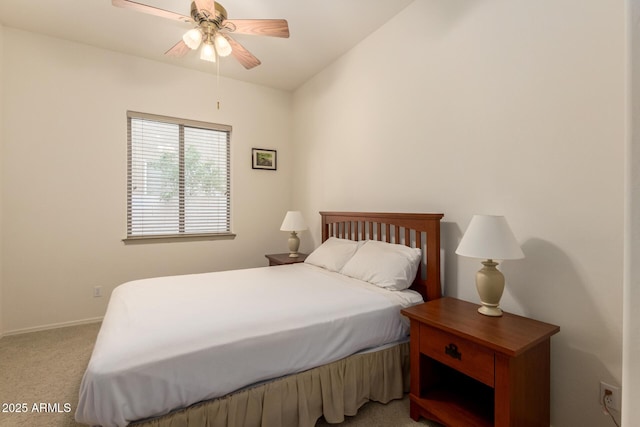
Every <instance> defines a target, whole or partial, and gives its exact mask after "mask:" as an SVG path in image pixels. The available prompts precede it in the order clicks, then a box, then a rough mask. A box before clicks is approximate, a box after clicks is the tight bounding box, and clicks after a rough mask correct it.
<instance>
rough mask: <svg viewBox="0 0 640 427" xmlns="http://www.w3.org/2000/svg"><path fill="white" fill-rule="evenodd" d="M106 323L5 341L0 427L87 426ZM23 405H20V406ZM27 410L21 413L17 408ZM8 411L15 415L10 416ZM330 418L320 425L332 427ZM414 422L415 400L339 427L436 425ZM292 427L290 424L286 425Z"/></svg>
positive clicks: (368, 409)
mask: <svg viewBox="0 0 640 427" xmlns="http://www.w3.org/2000/svg"><path fill="white" fill-rule="evenodd" d="M99 327H100V325H99V324H98V323H94V324H89V325H80V326H72V327H68V328H60V329H51V330H48V331H41V332H32V333H28V334H22V335H14V336H8V337H4V338H2V339H0V405H2V406H1V407H0V427H15V426H24V427H68V426H81V425H82V424H78V423H76V422H75V421H74V419H73V415H74V412H75V410H76V405H77V402H78V389H79V386H80V380H81V379H82V374H83V373H84V370H85V368H86V366H87V363H88V361H89V357H90V356H91V351H92V349H93V345H94V343H95V339H96V335H97V333H98V329H99ZM16 404H17V407H16ZM18 408H19V409H23V408H24V409H26V412H22V413H16V412H15V411H16V410H17V409H18ZM4 411H11V412H10V413H9V412H4ZM330 425H333V426H335V424H327V423H326V422H324V420H320V421H318V424H317V427H326V426H330ZM436 425H437V424H430V423H427V422H426V421H425V420H421V421H420V422H415V421H413V420H411V418H409V399H408V398H407V397H405V398H404V399H402V400H396V401H393V402H390V403H389V404H387V405H382V404H379V403H374V402H371V403H368V404H366V405H365V406H363V407H362V408H361V409H360V411H359V412H358V415H357V416H355V417H350V418H349V419H348V420H346V421H345V422H344V423H341V424H339V426H344V427H365V426H366V427H409V426H423V427H424V426H432V427H435V426H436ZM285 427H286V426H285Z"/></svg>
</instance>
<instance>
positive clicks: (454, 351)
mask: <svg viewBox="0 0 640 427" xmlns="http://www.w3.org/2000/svg"><path fill="white" fill-rule="evenodd" d="M444 353H445V354H448V355H449V356H451V357H453V358H454V359H458V360H462V353H460V352H459V351H458V346H457V345H455V344H454V343H451V344H449V345H448V346H446V347H445V348H444Z"/></svg>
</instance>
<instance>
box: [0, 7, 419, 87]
mask: <svg viewBox="0 0 640 427" xmlns="http://www.w3.org/2000/svg"><path fill="white" fill-rule="evenodd" d="M137 1H138V2H140V3H144V4H148V5H151V6H155V7H160V8H163V9H166V10H171V11H174V12H177V13H180V14H183V15H187V16H188V15H189V11H190V4H191V2H190V0H137ZM412 1H413V0H393V1H388V0H387V1H381V0H377V1H372V0H316V1H314V2H309V1H299V0H269V1H266V0H264V1H256V0H224V1H223V2H221V4H222V5H223V6H224V7H225V8H226V9H227V13H228V17H229V19H266V18H284V19H286V20H287V21H288V22H289V30H290V33H291V37H290V38H288V39H280V38H273V37H260V36H249V35H241V34H240V35H235V36H234V37H235V38H236V39H237V40H238V41H239V42H240V43H241V44H242V45H244V47H245V48H247V50H249V51H250V52H251V53H253V54H254V55H255V56H256V57H257V58H258V59H260V60H261V61H262V64H261V65H259V66H258V67H256V68H254V69H252V70H245V69H244V68H243V67H242V66H241V65H240V64H238V63H237V61H236V60H235V59H234V58H233V57H227V58H223V59H222V60H221V61H220V64H219V66H220V75H222V76H226V77H230V78H234V79H237V80H242V81H246V82H251V83H256V84H260V85H265V86H270V87H274V88H278V89H284V90H294V89H296V88H297V87H298V86H300V85H301V84H302V83H304V82H305V81H307V80H308V79H309V78H311V77H312V76H314V75H315V74H316V73H318V72H319V71H320V70H322V69H323V68H324V67H326V66H327V65H329V64H330V63H332V62H333V61H335V60H336V59H337V58H338V57H340V56H341V55H342V54H344V53H345V52H347V51H348V50H349V49H351V48H352V47H353V46H355V45H356V44H357V43H359V42H360V41H361V40H363V39H365V38H366V37H367V36H368V35H369V34H371V33H373V32H374V31H375V30H376V29H378V28H379V27H380V26H382V25H383V24H384V23H385V22H387V21H388V20H389V19H391V18H392V17H393V16H394V15H396V14H397V13H398V12H400V11H401V10H402V9H404V8H405V7H406V6H407V5H408V4H409V3H411V2H412ZM0 23H1V24H2V25H4V26H6V27H13V28H19V29H24V30H28V31H32V32H36V33H41V34H46V35H49V36H53V37H57V38H61V39H66V40H71V41H76V42H80V43H85V44H89V45H93V46H98V47H101V48H105V49H109V50H114V51H118V52H123V53H128V54H132V55H137V56H141V57H144V58H148V59H153V60H158V61H163V62H167V63H171V64H175V65H178V66H184V67H188V68H193V69H197V70H201V71H205V72H210V73H212V74H214V73H215V72H216V65H215V64H210V63H205V62H204V61H201V60H200V59H199V58H198V55H197V53H196V52H189V53H188V54H187V56H185V57H183V58H179V59H176V58H168V57H165V56H164V52H165V51H166V50H167V49H169V48H170V47H171V46H173V45H174V44H175V43H176V42H178V41H179V40H180V38H181V37H182V34H183V33H184V32H185V31H186V30H188V29H189V28H191V26H190V25H189V24H182V23H179V22H174V21H171V20H168V19H164V18H160V17H157V16H152V15H147V14H144V13H140V12H137V11H134V10H131V9H123V8H119V7H115V6H112V4H111V0H28V1H25V0H0Z"/></svg>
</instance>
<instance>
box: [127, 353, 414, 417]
mask: <svg viewBox="0 0 640 427" xmlns="http://www.w3.org/2000/svg"><path fill="white" fill-rule="evenodd" d="M409 377H410V374H409V343H408V342H405V343H401V344H398V345H395V346H393V347H390V348H386V349H383V350H380V351H376V352H371V353H361V354H355V355H353V356H349V357H347V358H345V359H342V360H339V361H337V362H334V363H330V364H328V365H324V366H320V367H318V368H314V369H310V370H308V371H305V372H301V373H299V374H296V375H290V376H287V377H283V378H278V379H276V380H273V381H269V382H267V383H263V384H260V385H257V386H255V387H249V388H246V389H243V390H241V391H238V392H235V393H231V394H229V395H227V396H224V397H221V398H219V399H214V400H210V401H205V402H200V403H197V404H195V405H192V406H190V407H188V408H185V409H181V410H177V411H174V412H171V413H169V414H167V415H164V416H162V417H159V418H153V419H150V420H146V421H140V422H136V423H132V424H130V426H134V425H135V426H136V427H187V426H191V427H196V426H197V427H289V426H292V427H293V426H298V427H313V426H315V424H316V422H317V420H318V419H319V418H320V417H321V416H323V415H324V417H325V420H326V421H327V422H328V423H331V424H335V423H340V422H342V421H344V417H345V415H349V416H351V415H355V414H356V413H357V412H358V409H359V408H360V407H361V406H362V405H363V404H365V403H366V402H368V401H370V400H373V401H377V402H381V403H387V402H389V401H391V400H393V399H400V398H402V397H403V395H404V393H406V392H408V391H409Z"/></svg>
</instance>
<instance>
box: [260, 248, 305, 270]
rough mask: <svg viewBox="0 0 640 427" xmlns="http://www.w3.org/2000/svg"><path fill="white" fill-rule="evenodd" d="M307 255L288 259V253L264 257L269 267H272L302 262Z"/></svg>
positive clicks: (300, 254)
mask: <svg viewBox="0 0 640 427" xmlns="http://www.w3.org/2000/svg"><path fill="white" fill-rule="evenodd" d="M307 256H308V255H307V254H303V253H299V254H298V257H297V258H291V257H289V252H287V253H286V254H267V255H265V257H267V259H268V260H269V267H271V266H273V265H285V264H296V263H298V262H304V260H305V259H307Z"/></svg>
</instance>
